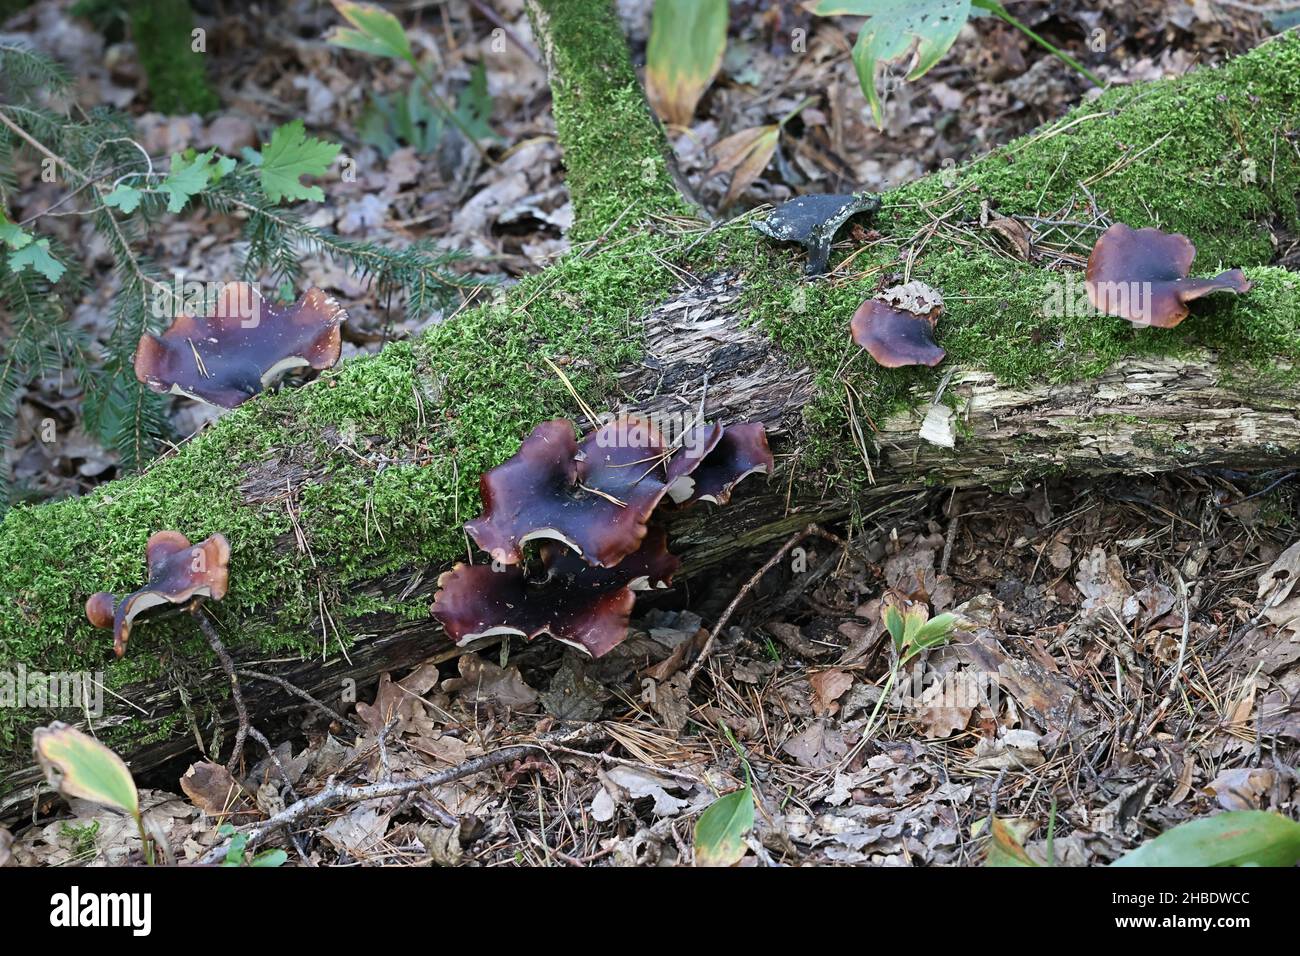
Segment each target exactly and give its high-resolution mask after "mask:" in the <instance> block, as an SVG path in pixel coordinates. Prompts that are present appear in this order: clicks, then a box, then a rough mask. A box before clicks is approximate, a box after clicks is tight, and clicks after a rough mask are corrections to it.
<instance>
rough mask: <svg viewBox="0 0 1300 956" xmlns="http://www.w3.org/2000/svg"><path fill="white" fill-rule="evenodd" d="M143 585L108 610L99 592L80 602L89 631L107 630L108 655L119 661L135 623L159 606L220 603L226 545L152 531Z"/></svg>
mask: <svg viewBox="0 0 1300 956" xmlns="http://www.w3.org/2000/svg"><path fill="white" fill-rule="evenodd" d="M145 557H146V561H147V563H148V567H149V580H148V583H147V584H146V585H145V586H144V587H143V588H141V589H140V590H138V591H135V592H133V593H131V594H128V595H127V596H126V597H124V598H123V599H122V601H121V602H120V603H118V605H117V609H116V612H115V611H114V610H113V595H111V594H108V593H107V592H104V591H100V592H97V593H95V594H92V595H91V596H90V598H89V599H88V600H87V601H86V617H87V619H88V620H89V621H90V623H91V624H92V625H93V626H94V627H99V628H109V627H111V628H112V629H113V652H114V653H115V654H116V655H117V656H118V657H121V656H122V655H123V654H125V653H126V645H127V641H128V640H129V639H130V636H131V626H132V624H133V623H134V621H135V619H136V618H137V617H139V616H140V615H141V614H143V613H144V612H145V611H147V610H149V609H150V608H154V607H158V606H159V605H163V604H186V603H189V602H191V601H194V600H195V599H197V598H201V597H210V598H212V599H213V600H216V601H220V600H221V599H222V598H223V597H225V596H226V589H227V586H228V584H229V580H230V542H228V541H227V540H226V537H225V535H222V534H214V535H212V536H211V537H210V538H207V539H206V540H204V541H200V542H199V543H198V544H196V545H191V544H190V541H189V539H188V538H187V537H185V535H183V534H180V533H179V532H176V531H158V532H156V533H154V534H153V535H152V536H151V537H150V538H149V542H148V544H147V545H146V546H145Z"/></svg>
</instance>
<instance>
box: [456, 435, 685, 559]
mask: <svg viewBox="0 0 1300 956" xmlns="http://www.w3.org/2000/svg"><path fill="white" fill-rule="evenodd" d="M668 450H669V449H668V444H667V442H665V441H664V438H663V436H662V435H661V434H660V432H659V429H658V428H656V427H655V426H654V425H653V424H652V423H650V422H648V421H646V420H645V419H641V418H637V417H635V416H627V417H623V418H619V419H615V420H613V421H610V422H607V423H606V424H604V425H602V426H601V427H600V428H598V429H596V431H594V432H592V433H591V434H589V435H587V436H586V437H585V438H583V440H582V443H581V444H579V443H578V442H577V441H576V440H575V439H574V437H573V423H572V422H571V421H569V420H568V419H566V418H556V419H553V420H551V421H549V422H543V423H542V424H540V425H538V426H537V427H536V428H535V429H533V432H532V434H531V435H529V436H528V437H527V438H526V439H524V442H523V444H522V445H520V446H519V451H518V452H516V453H515V454H514V456H513V457H511V458H510V459H508V460H507V461H505V462H504V463H502V464H501V465H498V466H497V467H496V468H493V469H492V470H491V471H489V472H487V473H486V474H484V475H483V476H482V478H480V479H479V490H480V492H481V493H482V496H483V514H482V515H480V516H479V517H478V518H475V519H474V520H473V521H470V522H468V523H467V524H466V525H465V530H466V531H468V532H469V534H470V537H472V538H473V539H474V541H475V543H477V544H478V546H479V547H480V548H482V549H483V550H484V551H487V552H488V553H489V554H491V555H492V557H493V558H494V559H495V560H497V561H500V562H501V563H502V564H518V563H519V561H520V560H521V559H522V557H523V550H522V548H523V545H524V544H525V543H527V542H529V541H532V540H535V539H540V538H550V539H553V540H556V541H560V542H563V543H564V544H566V545H568V546H569V547H570V548H572V549H573V550H575V551H577V552H578V553H579V554H580V555H582V557H583V558H585V559H586V560H587V561H588V562H589V563H591V564H599V565H601V566H603V567H607V568H608V567H613V566H614V565H616V564H618V563H619V562H620V561H622V560H623V559H624V558H625V557H627V556H628V555H629V554H631V553H632V552H634V551H635V550H636V549H637V548H638V547H640V546H641V539H642V538H644V537H645V534H646V522H647V521H648V520H649V519H650V514H651V512H653V511H654V509H655V506H656V505H658V504H659V501H660V499H662V498H663V496H664V492H665V491H666V490H667V488H668V481H667V475H666V473H665V471H664V462H665V460H666V459H667V456H668Z"/></svg>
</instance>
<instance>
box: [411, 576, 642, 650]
mask: <svg viewBox="0 0 1300 956" xmlns="http://www.w3.org/2000/svg"><path fill="white" fill-rule="evenodd" d="M635 603H636V597H635V595H633V593H632V590H631V588H628V587H625V586H614V587H609V588H591V587H585V586H583V585H582V584H579V583H577V581H576V579H575V578H570V577H568V576H565V575H559V576H556V577H554V578H552V579H550V580H548V581H546V582H544V583H533V582H530V581H528V580H527V579H526V578H525V577H524V572H523V570H522V569H521V568H519V567H506V568H503V569H502V570H500V571H495V570H493V568H492V566H491V565H486V564H474V565H470V564H458V565H456V566H455V567H454V568H452V569H451V570H450V571H447V572H445V573H444V574H443V575H442V576H440V577H439V578H438V593H437V594H436V595H435V596H434V601H433V615H434V617H436V618H437V619H438V621H439V622H440V623H441V624H442V626H443V628H444V629H445V630H446V632H447V635H448V636H449V637H450V638H451V639H452V640H453V641H455V642H456V643H457V644H458V645H462V646H463V645H465V644H468V643H470V642H471V641H474V640H477V639H478V638H481V637H488V636H489V635H492V634H518V635H521V636H522V637H524V638H525V639H526V640H530V641H531V640H533V639H534V638H536V637H537V636H538V635H540V634H549V635H551V637H553V638H555V639H556V640H557V641H561V642H563V643H565V644H569V645H571V646H573V647H576V648H579V649H580V650H583V651H586V652H587V653H588V654H590V655H591V656H592V657H600V656H601V655H602V654H605V653H607V652H608V651H609V650H610V649H611V648H613V647H615V646H617V645H618V644H619V643H621V642H622V641H623V640H624V638H626V637H627V628H628V621H629V618H630V616H631V614H632V606H633V605H634V604H635Z"/></svg>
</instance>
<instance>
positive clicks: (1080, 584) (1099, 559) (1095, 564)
mask: <svg viewBox="0 0 1300 956" xmlns="http://www.w3.org/2000/svg"><path fill="white" fill-rule="evenodd" d="M1074 584H1075V587H1077V588H1078V589H1079V593H1080V594H1082V595H1083V597H1084V601H1083V604H1082V610H1083V613H1084V614H1085V615H1092V614H1098V613H1100V612H1101V611H1102V610H1103V609H1105V608H1110V609H1111V610H1113V611H1114V612H1115V613H1116V614H1120V613H1121V612H1122V611H1123V609H1124V599H1125V598H1127V597H1128V596H1129V595H1130V594H1132V593H1133V589H1132V588H1131V587H1129V583H1128V580H1127V579H1126V578H1125V577H1124V566H1123V565H1122V564H1120V561H1119V558H1117V557H1116V556H1115V555H1113V554H1111V555H1108V554H1107V553H1106V552H1105V551H1103V550H1102V549H1101V548H1093V549H1092V551H1091V553H1089V554H1088V555H1086V556H1085V557H1082V558H1080V559H1079V569H1078V571H1077V573H1076V577H1075V579H1074Z"/></svg>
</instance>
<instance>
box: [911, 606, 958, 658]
mask: <svg viewBox="0 0 1300 956" xmlns="http://www.w3.org/2000/svg"><path fill="white" fill-rule="evenodd" d="M956 626H957V616H956V615H955V614H940V615H939V616H938V617H936V618H932V619H930V620H929V621H926V622H925V624H923V625H921V627H919V628H918V629H917V631H916V633H915V634H913V635H912V646H913V647H914V648H916V649H917V650H920V649H922V648H926V647H934V646H936V645H938V644H943V643H944V642H945V641H947V640H948V638H949V637H950V636H951V635H952V631H953V628H954V627H956Z"/></svg>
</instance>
